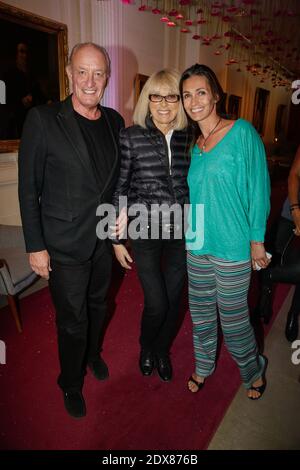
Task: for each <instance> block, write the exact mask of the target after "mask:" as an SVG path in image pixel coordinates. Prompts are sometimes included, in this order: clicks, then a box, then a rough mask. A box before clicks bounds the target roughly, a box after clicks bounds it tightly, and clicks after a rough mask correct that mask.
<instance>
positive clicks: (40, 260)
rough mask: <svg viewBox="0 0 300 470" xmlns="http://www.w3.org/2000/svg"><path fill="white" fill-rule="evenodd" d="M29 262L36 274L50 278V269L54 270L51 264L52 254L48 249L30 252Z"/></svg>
mask: <svg viewBox="0 0 300 470" xmlns="http://www.w3.org/2000/svg"><path fill="white" fill-rule="evenodd" d="M29 264H30V266H31V269H32V270H33V271H34V272H35V273H36V274H38V275H39V276H41V277H42V278H44V279H47V280H48V279H49V271H52V269H51V266H50V256H49V254H48V251H47V250H43V251H36V252H34V253H29Z"/></svg>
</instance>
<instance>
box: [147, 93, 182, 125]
mask: <svg viewBox="0 0 300 470" xmlns="http://www.w3.org/2000/svg"><path fill="white" fill-rule="evenodd" d="M153 94H155V95H160V96H170V95H173V96H174V91H173V90H171V89H170V88H169V87H168V86H166V85H163V86H161V87H159V88H158V89H157V90H155V93H152V95H153ZM178 109H179V101H177V102H175V103H169V102H167V101H166V100H165V99H162V101H160V102H158V103H154V102H153V101H150V99H149V111H150V114H151V115H152V120H153V122H154V124H155V125H156V127H157V128H158V129H159V130H160V131H161V132H163V133H164V134H165V133H167V132H168V131H169V130H170V129H171V128H172V124H173V121H174V120H175V119H176V116H177V113H178Z"/></svg>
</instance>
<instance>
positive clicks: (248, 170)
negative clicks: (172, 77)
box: [180, 64, 270, 400]
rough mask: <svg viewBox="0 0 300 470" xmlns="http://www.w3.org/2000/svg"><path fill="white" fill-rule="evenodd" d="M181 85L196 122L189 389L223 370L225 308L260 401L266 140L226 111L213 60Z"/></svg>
mask: <svg viewBox="0 0 300 470" xmlns="http://www.w3.org/2000/svg"><path fill="white" fill-rule="evenodd" d="M180 92H181V95H182V100H183V104H184V107H185V111H186V113H187V115H188V117H189V118H190V120H191V122H192V124H193V125H194V129H195V140H194V146H193V147H192V159H191V166H190V170H189V174H188V184H189V190H190V204H191V207H190V211H189V224H188V225H189V226H188V229H187V232H186V241H187V251H188V256H187V259H188V274H189V304H190V311H191V316H192V321H193V341H194V351H195V362H196V368H195V372H194V373H193V374H192V376H191V377H190V378H189V381H188V388H189V390H190V391H191V392H197V391H198V390H199V389H200V388H202V387H203V385H204V382H205V379H206V377H208V376H209V375H211V374H212V373H213V371H214V369H215V358H216V349H217V332H218V319H217V307H218V311H219V318H220V323H221V326H222V331H223V335H224V340H225V343H226V345H227V348H228V349H229V351H230V353H231V355H232V357H233V359H234V360H235V361H236V363H237V365H238V367H239V370H240V374H241V378H242V381H243V383H244V385H245V387H246V389H247V395H248V397H249V398H250V399H252V400H257V399H258V398H260V397H261V396H262V394H263V392H264V389H265V379H264V370H265V366H266V360H265V358H264V357H263V356H261V355H260V354H259V353H258V348H257V344H256V341H255V337H254V333H253V328H252V326H251V324H250V320H249V311H248V303H247V296H248V289H249V283H250V276H251V264H252V267H253V269H255V268H256V267H257V265H258V266H259V267H260V268H266V267H267V265H268V263H269V260H268V257H267V256H266V252H265V248H264V235H265V228H266V221H267V217H268V214H269V208H270V203H269V196H270V184H269V176H268V170H267V165H266V158H265V151H264V146H263V143H262V141H261V139H260V137H259V135H258V134H257V132H256V130H255V129H254V128H253V126H252V125H251V124H250V123H248V122H247V121H245V120H243V119H238V120H237V121H232V120H227V119H224V118H223V117H222V116H221V115H220V112H219V106H220V103H221V101H222V96H223V91H222V88H221V86H220V84H219V82H218V80H217V77H216V75H215V74H214V72H213V71H212V70H211V69H210V68H209V67H207V66H205V65H199V64H195V65H193V66H192V67H190V68H189V69H187V70H186V71H185V72H184V73H183V75H182V77H181V81H180Z"/></svg>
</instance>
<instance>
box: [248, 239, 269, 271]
mask: <svg viewBox="0 0 300 470" xmlns="http://www.w3.org/2000/svg"><path fill="white" fill-rule="evenodd" d="M251 260H252V268H253V269H254V270H256V267H255V263H257V264H258V266H260V267H261V268H267V267H268V264H270V262H271V260H269V259H268V257H267V255H266V250H265V247H264V244H263V243H259V242H251Z"/></svg>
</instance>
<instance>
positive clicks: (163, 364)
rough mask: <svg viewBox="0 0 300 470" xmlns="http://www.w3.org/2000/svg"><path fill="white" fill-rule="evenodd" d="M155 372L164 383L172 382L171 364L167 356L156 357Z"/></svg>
mask: <svg viewBox="0 0 300 470" xmlns="http://www.w3.org/2000/svg"><path fill="white" fill-rule="evenodd" d="M157 372H158V375H159V376H160V378H161V380H163V381H164V382H169V381H170V380H172V375H173V374H172V364H171V361H170V358H169V356H161V357H157Z"/></svg>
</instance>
